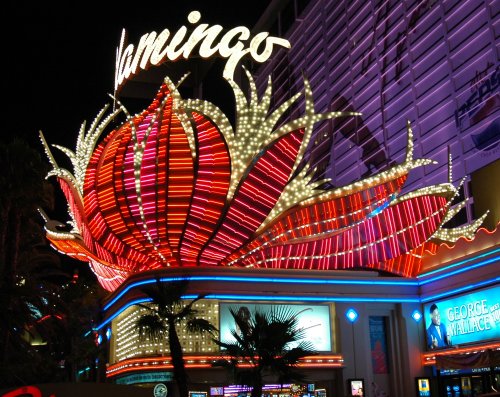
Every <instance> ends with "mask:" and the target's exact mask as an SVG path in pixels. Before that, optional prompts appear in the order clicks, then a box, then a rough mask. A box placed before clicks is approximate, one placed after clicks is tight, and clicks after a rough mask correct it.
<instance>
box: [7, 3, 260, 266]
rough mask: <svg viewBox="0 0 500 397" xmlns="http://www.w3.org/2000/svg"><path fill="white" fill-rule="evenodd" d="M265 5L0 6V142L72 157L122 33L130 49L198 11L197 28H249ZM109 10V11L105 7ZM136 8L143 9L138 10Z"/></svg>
mask: <svg viewBox="0 0 500 397" xmlns="http://www.w3.org/2000/svg"><path fill="white" fill-rule="evenodd" d="M268 3H269V1H267V0H266V1H262V0H258V1H256V0H252V1H251V2H250V1H249V2H247V3H243V2H236V1H205V2H195V1H180V2H173V1H162V2H137V4H138V6H137V7H135V8H129V7H123V6H120V5H119V3H118V2H109V1H102V2H100V3H94V4H90V3H87V2H66V3H58V4H57V5H56V4H55V3H52V2H35V3H33V4H30V5H27V4H26V3H24V2H18V1H16V2H12V1H8V2H4V3H2V7H3V10H2V11H3V16H4V19H3V23H2V26H1V29H2V38H3V40H2V51H3V55H2V57H1V59H2V68H3V71H4V73H3V81H2V92H3V93H4V98H3V105H2V108H3V112H2V116H3V117H2V126H1V130H0V131H1V132H0V139H1V140H2V141H9V140H11V139H12V138H13V137H14V136H15V137H20V138H23V139H24V140H25V141H27V142H28V143H29V144H30V145H31V146H32V147H33V148H35V149H36V150H39V151H40V154H41V155H42V157H43V158H44V159H45V158H46V157H45V154H44V152H43V147H42V145H41V143H40V140H39V137H38V132H39V130H42V131H43V133H44V135H45V138H46V139H47V141H48V142H49V144H60V145H62V146H66V147H68V148H69V149H72V150H74V148H75V144H76V138H77V134H78V130H79V128H80V125H81V124H82V122H83V121H85V120H87V125H89V124H90V123H91V122H92V120H93V119H94V117H95V116H96V115H97V113H98V112H99V110H100V109H101V108H102V107H103V106H104V105H105V104H107V103H111V102H112V100H111V99H110V97H109V96H108V94H112V93H113V86H114V71H115V51H116V47H117V46H118V44H119V40H120V36H121V31H122V29H123V28H125V29H126V30H127V31H128V33H129V41H128V42H129V43H136V42H137V41H138V39H139V38H140V37H141V36H142V35H143V34H145V33H149V32H152V31H156V32H158V33H159V32H161V31H162V30H163V29H165V28H168V29H170V31H171V32H175V31H176V30H177V29H178V28H179V27H180V26H181V25H183V24H186V22H187V15H188V14H189V12H190V11H193V10H199V11H200V12H201V14H202V22H206V23H209V24H210V25H214V24H220V25H222V26H223V27H224V28H228V29H230V28H233V27H235V26H239V25H245V26H247V27H248V28H250V29H251V28H252V27H253V26H254V25H255V23H256V22H257V21H258V19H259V17H260V15H261V14H262V13H263V11H264V10H265V8H266V7H267V5H268ZM59 4H61V6H60V5H59ZM96 4H101V5H105V8H102V7H101V8H99V7H98V6H97V5H96ZM110 4H116V5H117V6H116V8H112V7H111V5H110ZM122 4H123V3H122ZM141 4H143V5H145V6H146V7H147V9H141V8H140V5H141ZM7 25H12V26H11V27H8V26H7ZM220 78H221V79H222V77H220ZM221 81H222V80H221ZM222 83H224V82H223V81H222ZM151 99H152V98H151ZM123 101H124V104H125V105H126V106H127V107H128V104H127V103H126V101H125V99H124V100H123ZM148 103H149V100H148ZM135 111H137V110H135ZM135 111H134V112H135ZM53 153H54V154H55V155H56V159H57V161H58V163H59V165H61V166H64V167H69V162H67V161H66V157H65V155H64V154H62V153H60V152H59V151H58V150H57V149H53ZM47 164H48V161H47ZM50 181H51V183H52V184H53V185H54V194H55V204H56V207H55V208H53V209H52V210H49V209H47V208H44V210H46V212H47V213H48V214H49V216H50V217H51V218H52V219H57V220H59V221H62V222H63V223H64V222H66V221H68V220H69V215H68V213H67V204H66V200H65V199H64V197H63V195H62V192H61V190H60V188H59V187H58V186H57V183H56V181H55V179H54V178H50ZM0 194H1V193H0ZM40 223H41V220H40ZM61 259H62V260H63V261H64V263H65V267H66V268H70V267H76V268H79V269H80V271H84V272H86V273H88V272H89V269H88V265H85V264H84V263H82V262H79V261H76V260H72V259H70V258H69V257H66V256H64V255H63V256H62V258H61Z"/></svg>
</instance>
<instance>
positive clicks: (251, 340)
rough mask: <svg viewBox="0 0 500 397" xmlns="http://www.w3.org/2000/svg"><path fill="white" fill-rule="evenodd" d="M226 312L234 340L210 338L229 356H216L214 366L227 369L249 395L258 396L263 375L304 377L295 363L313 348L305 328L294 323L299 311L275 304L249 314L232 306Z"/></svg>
mask: <svg viewBox="0 0 500 397" xmlns="http://www.w3.org/2000/svg"><path fill="white" fill-rule="evenodd" d="M240 309H241V308H240ZM230 313H231V315H232V316H233V318H234V321H235V324H236V328H235V329H233V330H231V334H232V336H233V338H234V341H218V340H214V342H215V343H216V344H217V345H219V346H220V347H221V348H222V353H223V354H224V355H227V356H228V357H229V358H222V359H220V360H217V361H216V362H214V363H213V365H214V366H221V367H225V368H227V369H229V370H231V371H232V373H233V376H234V377H235V381H236V382H237V383H238V384H242V385H247V386H251V387H252V397H261V395H262V387H263V385H264V379H265V378H266V377H267V376H271V375H273V376H276V377H277V380H278V382H279V383H281V384H283V383H287V382H302V381H304V380H305V377H304V375H303V374H302V373H301V372H300V371H298V370H297V364H299V362H300V361H301V359H303V358H304V357H305V356H311V355H315V354H317V352H316V351H315V350H314V348H313V346H312V344H311V343H310V342H307V341H304V340H303V339H304V336H305V329H304V328H301V327H300V326H299V324H298V315H299V314H300V312H293V311H292V310H291V309H290V308H289V307H287V306H277V307H273V308H272V309H271V310H270V311H267V312H262V311H259V310H256V311H255V313H254V314H253V315H250V317H248V316H247V314H246V313H245V311H242V310H236V309H235V308H231V309H230ZM241 364H243V365H241Z"/></svg>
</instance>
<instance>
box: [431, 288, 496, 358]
mask: <svg viewBox="0 0 500 397" xmlns="http://www.w3.org/2000/svg"><path fill="white" fill-rule="evenodd" d="M424 313H425V315H424V317H425V327H426V331H427V332H426V334H427V347H428V348H429V349H437V348H443V347H447V346H452V345H460V344H463V343H469V342H477V341H482V340H487V339H498V338H500V285H497V286H495V287H491V288H487V289H482V290H480V291H476V292H473V293H470V294H466V295H461V296H457V297H454V298H451V299H446V300H441V301H432V302H429V303H427V304H426V305H424Z"/></svg>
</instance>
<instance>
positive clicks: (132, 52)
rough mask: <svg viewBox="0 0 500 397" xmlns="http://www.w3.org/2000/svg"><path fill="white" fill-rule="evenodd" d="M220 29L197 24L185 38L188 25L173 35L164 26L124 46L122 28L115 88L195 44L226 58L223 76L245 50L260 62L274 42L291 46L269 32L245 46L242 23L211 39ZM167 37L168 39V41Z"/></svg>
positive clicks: (192, 19) (192, 17) (205, 53)
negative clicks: (135, 44) (134, 42)
mask: <svg viewBox="0 0 500 397" xmlns="http://www.w3.org/2000/svg"><path fill="white" fill-rule="evenodd" d="M200 19H201V13H200V12H199V11H191V12H190V13H189V15H188V22H189V23H190V24H192V25H196V24H197V23H198V22H199V21H200ZM222 30H223V27H222V26H221V25H214V26H210V27H209V25H208V24H206V23H202V24H200V25H198V26H196V28H195V29H194V30H193V31H192V33H191V35H190V36H189V37H188V38H186V34H187V28H186V26H181V27H180V28H179V30H177V32H175V33H174V34H172V35H171V34H170V30H168V29H164V30H163V31H162V32H161V33H160V34H157V33H156V32H154V31H153V32H151V33H146V34H144V35H143V36H142V37H141V38H140V39H139V43H138V44H137V46H134V45H133V44H129V45H128V46H126V47H125V44H126V40H127V39H126V38H127V33H126V31H125V29H124V30H123V31H122V36H121V40H120V46H119V47H118V49H117V55H116V70H115V91H118V89H119V88H120V87H121V85H122V84H123V83H124V82H125V81H126V80H127V79H128V78H130V76H134V75H136V74H137V73H138V72H139V71H140V70H141V69H142V70H146V69H148V68H149V67H150V66H152V65H159V64H161V63H163V62H165V61H166V60H170V61H175V60H177V59H179V58H184V59H188V58H189V57H190V55H191V53H192V51H193V50H194V49H195V47H196V46H198V44H200V46H199V50H198V51H199V55H200V56H201V57H202V58H209V57H211V56H213V55H215V54H216V53H218V54H219V55H220V56H221V57H222V58H227V63H226V66H225V68H224V73H223V76H224V78H226V79H232V78H233V74H234V69H235V68H236V65H237V64H238V62H240V61H241V59H242V58H243V57H244V56H246V55H247V54H249V55H250V56H251V57H252V59H253V60H254V61H256V62H259V63H262V62H265V61H267V60H268V59H269V57H270V56H271V54H272V52H273V49H274V46H275V45H276V46H281V47H284V48H290V43H289V42H288V40H285V39H282V38H279V37H273V36H269V33H268V32H261V33H258V34H256V35H255V36H254V37H253V38H252V39H251V40H250V42H249V43H248V47H247V48H245V44H244V42H246V41H248V40H249V39H250V30H249V29H248V28H246V27H244V26H238V27H235V28H233V29H230V30H229V31H228V32H226V33H225V34H224V35H223V36H222V37H220V39H219V42H218V43H214V42H215V41H216V39H217V38H218V37H219V35H220V34H221V32H222ZM170 37H171V39H170V42H168V40H169V38H170ZM124 47H125V48H124Z"/></svg>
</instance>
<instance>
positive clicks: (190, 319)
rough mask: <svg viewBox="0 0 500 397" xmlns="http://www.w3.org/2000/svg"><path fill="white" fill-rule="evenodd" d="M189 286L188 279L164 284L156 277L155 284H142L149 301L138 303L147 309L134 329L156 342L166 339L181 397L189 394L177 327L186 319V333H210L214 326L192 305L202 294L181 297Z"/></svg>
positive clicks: (212, 331)
mask: <svg viewBox="0 0 500 397" xmlns="http://www.w3.org/2000/svg"><path fill="white" fill-rule="evenodd" d="M188 286H189V280H188V279H187V278H181V279H179V280H176V281H173V282H169V283H163V282H161V280H160V278H159V277H157V278H156V283H155V284H152V285H151V284H150V285H145V286H143V287H142V288H141V289H140V290H141V292H142V293H143V294H144V295H146V296H147V297H149V298H151V304H150V305H145V304H139V305H138V306H141V307H143V308H145V309H146V310H147V313H146V314H143V315H142V316H141V317H139V319H138V320H137V322H136V329H137V330H138V332H139V336H140V338H143V339H149V340H152V341H155V342H160V341H163V340H164V338H167V341H168V345H169V349H170V357H171V359H172V365H173V367H174V379H175V381H176V383H177V387H178V389H179V396H180V397H188V386H187V383H188V376H187V373H186V367H185V365H184V354H183V352H182V346H181V343H180V341H179V335H178V333H177V327H178V326H180V325H181V323H182V322H184V321H185V322H186V329H187V330H188V331H189V332H194V333H203V332H208V333H210V334H213V333H214V332H215V331H216V328H215V327H214V326H213V325H212V324H211V323H210V322H209V321H207V320H205V319H203V318H198V317H196V316H197V314H198V312H197V310H196V309H195V308H194V307H193V305H194V304H195V303H196V302H198V301H199V300H201V299H203V298H204V297H205V295H198V296H197V297H196V298H194V299H192V300H184V299H182V297H183V296H184V295H185V294H186V292H187V290H188Z"/></svg>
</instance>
